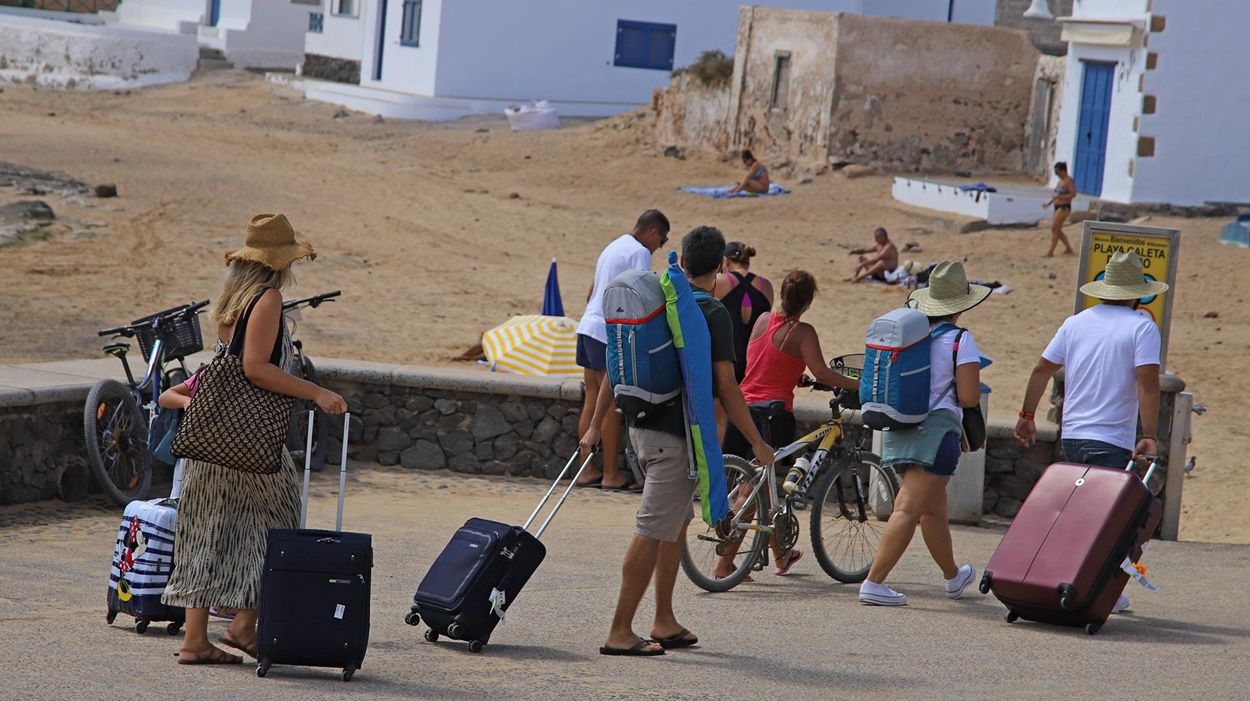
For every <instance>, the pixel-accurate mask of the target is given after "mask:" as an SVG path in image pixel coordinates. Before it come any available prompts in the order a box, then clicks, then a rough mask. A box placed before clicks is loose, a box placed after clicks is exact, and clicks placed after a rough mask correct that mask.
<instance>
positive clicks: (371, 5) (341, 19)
mask: <svg viewBox="0 0 1250 701" xmlns="http://www.w3.org/2000/svg"><path fill="white" fill-rule="evenodd" d="M335 1H336V0H322V3H321V12H322V14H323V15H324V16H325V19H324V20H323V21H322V31H321V32H320V33H314V32H307V33H306V34H305V35H304V51H305V52H306V53H310V54H319V55H321V56H332V57H334V58H345V59H351V60H353V61H359V60H360V56H361V52H362V50H363V47H364V41H365V25H366V24H367V14H368V13H369V12H374V11H376V7H375V4H376V2H377V0H357V16H355V17H349V16H347V15H334V14H331V12H330V8H331V7H332V6H333V4H334V3H335ZM304 9H305V10H307V11H308V12H313V11H316V8H315V7H313V6H311V5H305V6H304ZM304 26H305V28H307V26H308V24H307V22H305V24H304Z"/></svg>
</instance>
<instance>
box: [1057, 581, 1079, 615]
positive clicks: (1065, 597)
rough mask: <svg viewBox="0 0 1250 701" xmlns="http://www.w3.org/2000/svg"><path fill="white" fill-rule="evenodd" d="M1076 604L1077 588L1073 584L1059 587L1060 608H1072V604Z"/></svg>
mask: <svg viewBox="0 0 1250 701" xmlns="http://www.w3.org/2000/svg"><path fill="white" fill-rule="evenodd" d="M1074 603H1076V587H1074V586H1072V585H1071V584H1060V585H1059V606H1060V608H1065V609H1067V608H1072V604H1074Z"/></svg>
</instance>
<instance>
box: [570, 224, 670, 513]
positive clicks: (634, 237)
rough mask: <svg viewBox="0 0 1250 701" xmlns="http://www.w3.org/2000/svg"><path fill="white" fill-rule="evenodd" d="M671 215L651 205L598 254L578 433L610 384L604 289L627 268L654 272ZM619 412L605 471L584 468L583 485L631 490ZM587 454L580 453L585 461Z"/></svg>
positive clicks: (607, 428)
mask: <svg viewBox="0 0 1250 701" xmlns="http://www.w3.org/2000/svg"><path fill="white" fill-rule="evenodd" d="M668 230H669V223H668V217H666V216H664V213H663V212H661V211H660V210H658V209H648V210H647V211H645V212H643V213H642V214H641V215H640V216H639V217H638V221H636V222H635V223H634V230H633V231H632V232H630V233H628V234H624V235H622V236H620V237H619V238H617V239H616V240H614V241H613V242H612V243H610V244H608V246H607V248H604V249H603V252H602V253H600V254H599V261H598V263H596V264H595V279H594V281H593V283H592V284H591V288H590V294H589V295H588V296H587V297H586V312H585V313H584V314H582V319H581V321H580V322H578V324H577V364H578V365H579V366H580V367H581V368H582V378H583V382H584V383H585V385H586V389H585V392H584V397H583V399H582V414H581V417H580V418H579V419H578V421H577V431H578V434H579V435H585V433H586V429H587V428H589V427H590V420H591V418H592V417H593V416H594V413H595V399H596V398H597V397H598V396H599V387H600V386H601V385H603V384H605V383H606V376H607V363H608V359H607V353H608V326H607V322H605V321H604V316H603V291H604V290H605V289H606V288H607V286H608V284H609V283H611V282H612V280H613V279H615V278H616V276H618V275H620V274H621V273H623V272H625V271H626V270H650V269H651V254H652V253H655V252H656V251H657V250H659V249H660V247H661V246H663V245H664V244H665V243H667V242H668ZM621 426H622V422H621V416H620V414H617V413H616V412H612V414H611V415H609V416H607V417H606V418H605V419H604V421H603V470H602V471H599V470H596V469H594V466H593V465H592V466H590V467H587V468H586V472H585V473H584V474H583V475H582V477H581V479H580V480H579V481H578V482H577V486H579V487H602V488H603V489H612V490H619V489H629V488H630V487H631V486H633V484H634V476H633V475H632V474H628V473H627V474H625V475H621V470H620V467H619V466H618V465H617V457H618V456H617V453H618V451H619V450H620V447H621ZM588 454H589V453H588V452H584V453H583V454H582V456H581V457H582V460H585V458H586V456H587V455H588Z"/></svg>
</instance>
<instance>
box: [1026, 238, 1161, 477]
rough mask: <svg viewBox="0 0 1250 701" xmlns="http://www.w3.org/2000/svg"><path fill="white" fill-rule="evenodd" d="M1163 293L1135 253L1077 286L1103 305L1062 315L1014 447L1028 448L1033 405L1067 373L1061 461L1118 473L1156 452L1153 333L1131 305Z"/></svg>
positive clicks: (1033, 381)
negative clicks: (1055, 378)
mask: <svg viewBox="0 0 1250 701" xmlns="http://www.w3.org/2000/svg"><path fill="white" fill-rule="evenodd" d="M1167 289H1168V286H1167V285H1166V284H1165V283H1162V282H1154V281H1149V280H1146V279H1145V276H1144V275H1143V274H1142V263H1141V258H1139V257H1138V256H1137V253H1136V252H1134V251H1127V252H1121V253H1116V254H1115V255H1113V256H1112V257H1111V260H1109V261H1107V270H1106V273H1105V277H1104V279H1102V280H1097V281H1095V282H1091V283H1089V284H1087V285H1085V286H1083V287H1082V288H1081V293H1082V294H1085V295H1086V296H1089V297H1096V298H1097V299H1099V300H1101V302H1102V303H1101V304H1098V305H1096V306H1093V307H1090V308H1089V309H1086V310H1085V311H1083V312H1081V313H1080V314H1077V315H1075V316H1071V317H1068V320H1067V321H1065V322H1063V326H1061V327H1059V332H1058V333H1056V334H1055V337H1054V339H1053V340H1051V342H1050V345H1048V346H1047V347H1046V350H1045V352H1043V353H1042V357H1041V359H1040V360H1038V361H1037V367H1035V368H1034V369H1033V375H1032V377H1030V378H1029V386H1028V390H1027V391H1026V392H1025V395H1024V408H1023V410H1022V411H1021V412H1020V420H1019V422H1017V424H1016V439H1017V440H1019V441H1020V443H1022V444H1023V445H1026V446H1027V445H1032V443H1033V441H1034V439H1035V438H1036V437H1037V425H1036V424H1035V423H1034V419H1033V416H1034V412H1035V411H1037V405H1038V402H1040V401H1041V398H1042V393H1043V392H1045V391H1046V384H1047V383H1048V382H1050V379H1051V377H1052V376H1054V374H1055V373H1056V372H1057V371H1058V370H1059V368H1061V367H1066V368H1067V370H1066V371H1065V372H1064V399H1063V427H1062V432H1061V433H1062V436H1063V453H1064V456H1065V457H1066V458H1067V459H1068V460H1070V461H1072V462H1075V463H1080V464H1082V465H1101V466H1103V467H1115V468H1119V469H1124V467H1125V466H1126V465H1128V463H1129V460H1130V459H1131V458H1137V459H1138V460H1145V459H1146V456H1154V455H1155V454H1156V450H1157V445H1156V430H1157V428H1158V422H1159V346H1160V339H1159V327H1157V326H1155V323H1154V321H1152V320H1151V319H1150V317H1148V316H1145V315H1143V314H1141V313H1139V312H1138V311H1137V307H1138V305H1139V304H1140V301H1141V300H1142V299H1143V298H1147V297H1153V296H1155V295H1160V294H1163V293H1164V292H1166V291H1167ZM1138 414H1140V415H1141V427H1142V435H1141V436H1140V437H1138V436H1137V417H1138Z"/></svg>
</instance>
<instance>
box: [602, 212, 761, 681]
mask: <svg viewBox="0 0 1250 701" xmlns="http://www.w3.org/2000/svg"><path fill="white" fill-rule="evenodd" d="M724 256H725V237H724V236H723V235H721V233H720V231H718V230H717V229H714V228H712V227H707V226H701V227H698V228H696V229H694V230H693V231H691V232H690V233H688V234H686V236H685V237H684V238H682V245H681V268H682V269H683V270H684V271H685V277H686V279H687V280H688V281H689V286H690V288H691V289H692V290H693V292H694V299H695V301H696V302H697V303H698V308H699V310H700V311H701V312H702V314H703V318H704V321H706V323H707V330H708V332H709V333H710V336H711V344H710V348H711V352H710V355H709V356H708V357H707V358H706V359H702V358H700V359H696V360H697V362H699V363H706V364H707V365H709V366H710V369H711V372H710V375H711V377H712V380H713V382H712V392H713V393H714V394H715V396H717V397H718V398H719V399H720V401H721V404H722V406H723V407H724V408H725V412H726V414H728V416H729V420H730V421H732V422H733V424H734V425H735V426H736V427H737V428H738V430H739V431H741V432H742V434H743V435H744V436H746V437H747V440H748V442H749V443H750V444H751V446H752V451H753V453H754V454H755V458H756V460H757V462H759V463H760V464H761V465H768V464H771V463H772V460H773V451H772V448H770V447H769V446H768V444H767V443H765V442H764V440H763V438H761V437H760V434H759V431H757V430H756V428H755V424H754V423H753V422H752V421H751V413H750V411H749V410H748V409H747V405H746V400H744V399H743V398H742V392H741V390H739V389H738V383H737V378H736V376H735V374H734V338H733V326H732V324H731V323H730V319H729V312H728V311H726V310H725V307H724V306H723V305H722V304H721V303H720V302H719V301H717V300H716V299H714V298H713V297H712V296H711V290H712V288H713V287H714V286H715V284H716V278H717V274H718V273H719V272H720V270H721V267H722V266H723V263H724ZM673 270H676V268H671V269H670V274H671V272H672V271H673ZM604 313H605V318H606V319H607V324H608V350H607V366H608V380H609V381H608V382H605V383H603V385H602V387H601V389H600V391H599V395H598V397H597V399H596V402H595V412H594V418H593V419H592V421H591V422H590V427H589V429H588V430H587V431H586V432H585V434H584V435H583V436H582V438H581V442H580V444H581V447H582V449H583V450H590V449H593V448H594V446H595V445H596V444H598V442H599V437H600V433H599V430H600V426H601V424H602V422H603V420H604V418H605V417H606V416H607V415H608V414H610V413H611V412H612V410H613V404H614V399H615V406H616V410H617V411H619V412H621V413H623V414H624V415H625V418H626V420H627V422H628V423H629V438H630V442H631V443H632V444H633V446H634V450H635V452H636V453H637V454H638V462H639V464H640V466H641V467H642V469H643V471H644V472H645V474H646V480H645V482H644V485H643V492H642V501H641V503H640V504H639V507H638V514H637V517H636V520H635V529H634V537H633V540H632V541H631V542H630V545H629V549H628V550H627V551H626V553H625V562H624V565H623V566H622V568H621V591H620V596H619V598H618V600H617V604H616V612H615V614H614V616H613V619H612V627H611V629H610V630H609V632H608V637H607V640H606V641H605V643H604V645H603V647H601V648H599V652H600V653H601V654H604V655H621V656H640V657H648V656H652V655H662V654H664V652H665V650H674V649H679V648H686V647H690V646H692V645H695V644H697V643H698V642H699V639H698V638H697V637H696V636H695V635H694V634H693V633H691V632H690V631H688V630H687V629H686V628H684V627H682V626H681V624H679V623H678V622H677V618H676V616H675V614H674V613H673V587H674V586H675V585H676V583H677V570H678V567H679V566H680V561H681V550H682V543H683V542H684V541H685V537H686V527H687V525H688V524H689V523H690V519H691V516H692V515H693V503H694V502H693V500H694V494H695V489H696V485H697V484H698V479H697V478H696V477H695V476H694V473H695V466H694V464H692V463H693V460H692V457H691V456H692V449H694V450H697V449H698V448H697V446H696V445H694V443H697V442H698V441H697V440H693V437H694V434H693V433H692V431H697V430H699V429H707V428H708V425H707V424H708V423H709V422H710V428H711V432H712V433H711V439H712V442H715V438H716V436H715V416H714V414H712V415H711V416H704V417H703V418H704V425H703V426H698V427H692V426H688V425H687V412H686V408H685V405H684V404H683V397H682V392H683V391H690V388H688V387H687V386H685V385H684V384H683V382H684V381H683V378H682V375H681V371H680V370H679V369H678V355H677V353H676V352H675V349H674V346H675V345H677V343H676V341H675V339H674V338H673V335H672V333H671V332H668V333H666V329H670V328H671V326H669V324H668V323H667V322H666V321H665V316H666V315H668V314H669V313H670V308H667V307H666V304H665V295H664V292H663V290H662V286H661V280H660V278H659V276H656V275H655V274H654V273H648V274H645V275H640V274H637V273H633V272H627V273H625V274H623V275H621V276H619V277H617V278H616V279H615V280H614V281H613V282H612V284H611V285H609V286H608V289H607V290H606V291H605V294H604ZM687 360H691V359H689V358H687ZM700 369H701V370H706V369H707V367H706V366H702V365H701V366H700ZM705 391H706V390H705ZM704 399H708V402H706V403H705V406H708V407H710V398H708V397H704ZM720 498H721V499H722V500H723V499H724V494H721V495H720ZM652 579H654V581H655V608H656V611H655V619H654V622H653V623H652V626H651V635H650V638H642V637H640V636H638V635H637V634H635V633H634V631H633V620H634V615H635V614H636V613H637V611H638V605H639V603H640V602H641V601H642V597H643V595H644V594H645V593H646V591H647V585H648V584H649V583H650V582H651V581H652Z"/></svg>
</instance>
